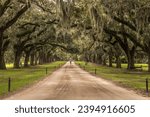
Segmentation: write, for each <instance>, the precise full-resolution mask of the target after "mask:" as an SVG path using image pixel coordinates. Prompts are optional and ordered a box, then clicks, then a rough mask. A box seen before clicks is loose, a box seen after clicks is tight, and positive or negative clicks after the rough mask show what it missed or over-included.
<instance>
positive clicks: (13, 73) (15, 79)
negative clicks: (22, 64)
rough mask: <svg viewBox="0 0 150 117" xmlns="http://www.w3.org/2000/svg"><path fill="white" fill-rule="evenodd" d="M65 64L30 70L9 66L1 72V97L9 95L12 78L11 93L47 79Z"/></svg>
mask: <svg viewBox="0 0 150 117" xmlns="http://www.w3.org/2000/svg"><path fill="white" fill-rule="evenodd" d="M64 63H65V62H63V61H58V62H53V63H50V64H45V65H39V66H33V67H29V68H22V69H13V68H12V65H11V64H10V65H7V68H8V70H0V96H3V95H6V94H8V78H9V77H11V81H12V82H11V92H14V91H16V90H19V89H21V88H23V87H26V86H29V85H31V84H32V83H34V82H35V81H38V80H40V79H42V78H44V77H46V68H47V71H48V74H50V73H52V72H53V71H54V70H56V69H57V68H58V67H60V65H63V64H64ZM48 74H47V75H48Z"/></svg>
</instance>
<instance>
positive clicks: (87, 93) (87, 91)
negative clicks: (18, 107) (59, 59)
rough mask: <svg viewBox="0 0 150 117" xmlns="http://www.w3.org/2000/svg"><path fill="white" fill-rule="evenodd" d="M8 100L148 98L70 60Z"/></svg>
mask: <svg viewBox="0 0 150 117" xmlns="http://www.w3.org/2000/svg"><path fill="white" fill-rule="evenodd" d="M5 99H7V100H14V99H15V100H72V99H73V100H78V99H80V100H91V99H94V100H97V99H98V100H107V99H112V100H115V99H116V100H117V99H121V100H122V99H125V100H126V99H131V100H133V99H146V98H145V97H142V96H140V95H137V94H136V93H135V92H134V91H131V90H130V91H129V90H127V89H125V88H122V87H120V86H117V85H115V84H114V83H112V82H111V81H107V80H104V79H101V78H99V77H96V76H92V75H91V74H89V73H87V72H86V71H83V70H82V69H80V68H79V67H78V66H77V65H75V64H74V63H72V65H70V64H69V63H66V64H65V65H64V66H63V67H62V68H60V69H58V70H57V71H55V72H53V73H52V74H51V75H50V76H48V77H47V78H45V79H44V80H42V81H40V82H39V83H37V84H35V85H34V86H32V87H30V88H28V89H25V90H23V91H21V92H19V93H17V94H15V95H12V96H10V97H8V98H5Z"/></svg>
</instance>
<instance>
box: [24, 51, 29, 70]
mask: <svg viewBox="0 0 150 117" xmlns="http://www.w3.org/2000/svg"><path fill="white" fill-rule="evenodd" d="M25 54H26V55H25V60H24V67H28V66H29V64H28V63H29V57H30V51H26V52H25Z"/></svg>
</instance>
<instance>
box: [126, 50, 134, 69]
mask: <svg viewBox="0 0 150 117" xmlns="http://www.w3.org/2000/svg"><path fill="white" fill-rule="evenodd" d="M127 58H128V69H129V70H132V69H134V68H135V67H134V64H135V61H134V53H132V52H129V54H128V55H127Z"/></svg>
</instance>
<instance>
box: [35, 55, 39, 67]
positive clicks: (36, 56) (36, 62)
mask: <svg viewBox="0 0 150 117" xmlns="http://www.w3.org/2000/svg"><path fill="white" fill-rule="evenodd" d="M37 64H38V55H37V52H36V53H35V65H37Z"/></svg>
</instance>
